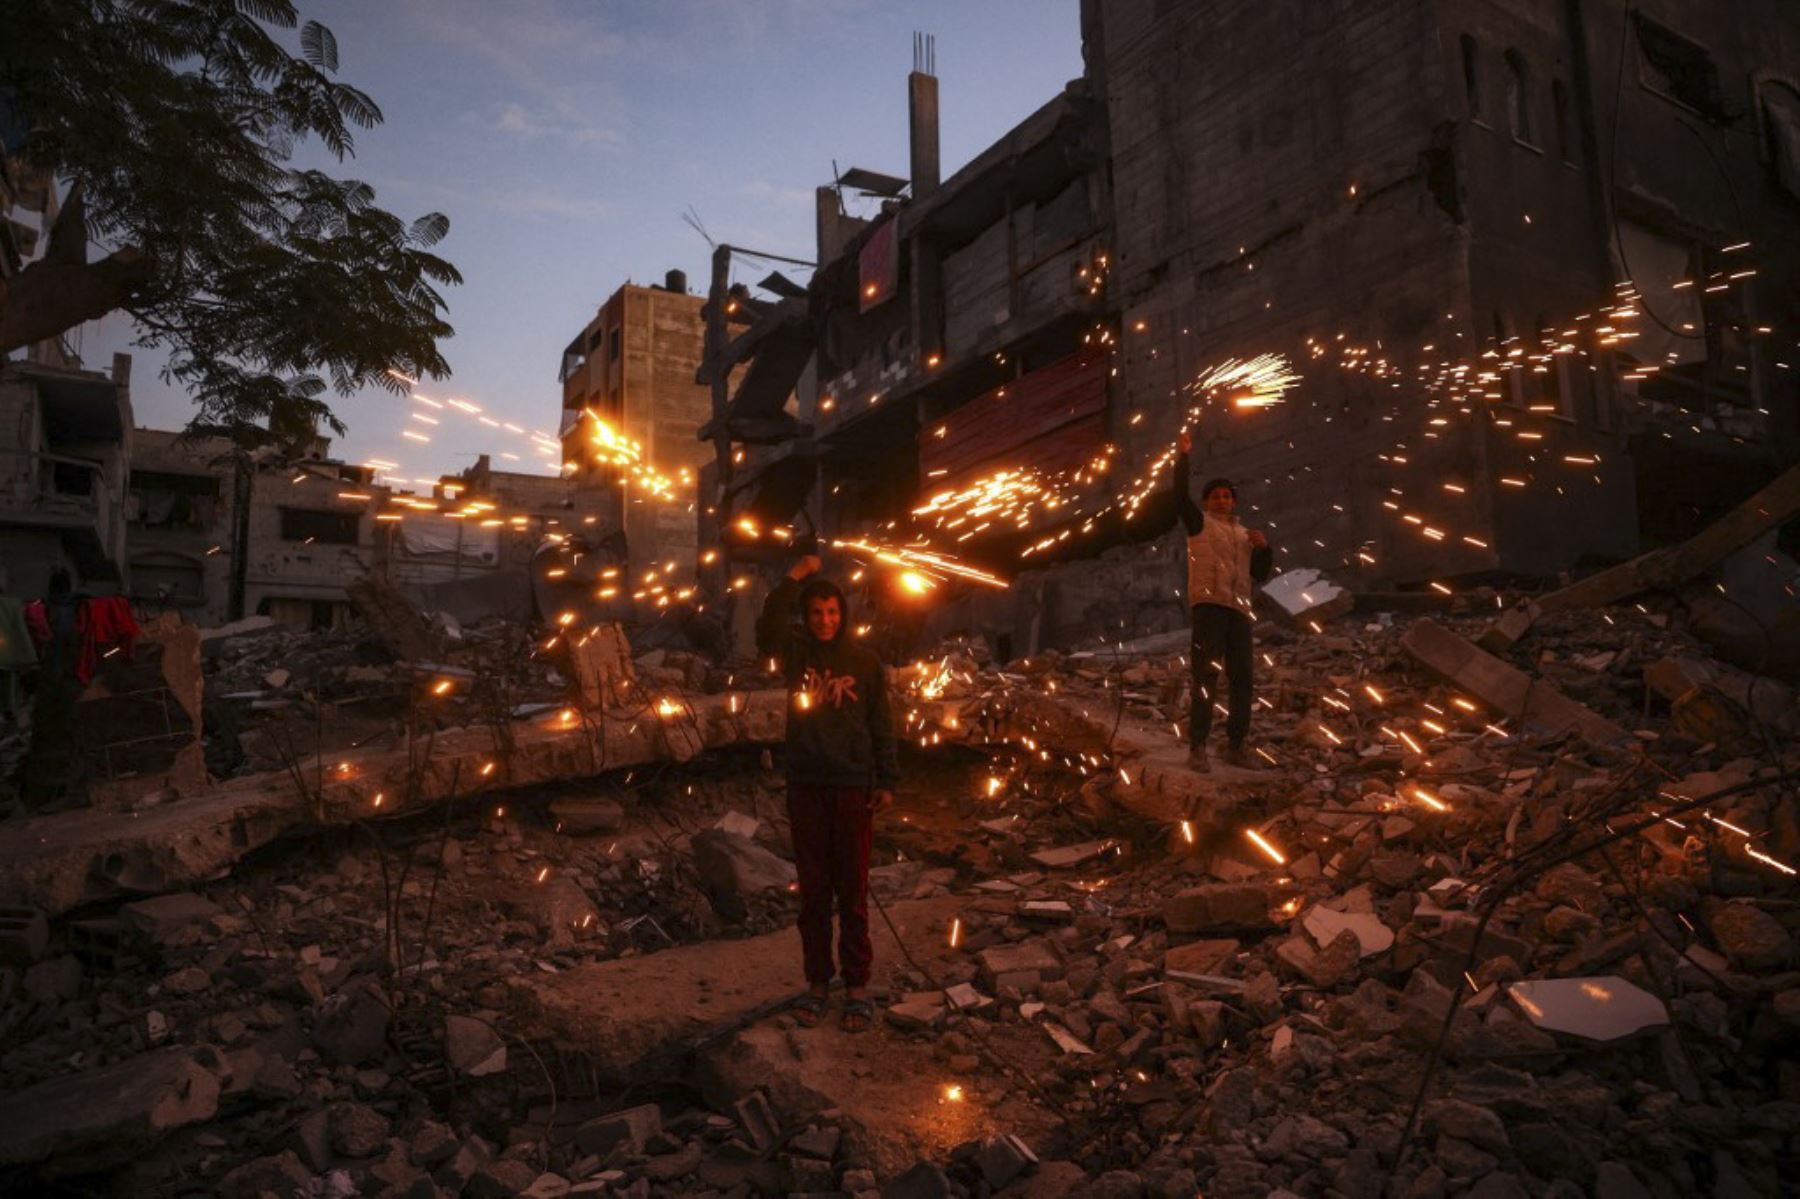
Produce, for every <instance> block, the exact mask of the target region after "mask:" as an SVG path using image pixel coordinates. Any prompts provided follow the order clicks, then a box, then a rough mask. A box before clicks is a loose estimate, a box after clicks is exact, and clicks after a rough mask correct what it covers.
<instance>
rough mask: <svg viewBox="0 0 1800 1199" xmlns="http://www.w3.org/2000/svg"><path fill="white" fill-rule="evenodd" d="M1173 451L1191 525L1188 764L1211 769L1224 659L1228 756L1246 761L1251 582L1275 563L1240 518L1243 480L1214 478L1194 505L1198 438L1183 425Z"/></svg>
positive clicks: (1185, 521) (1264, 542)
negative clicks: (1192, 470) (1192, 462)
mask: <svg viewBox="0 0 1800 1199" xmlns="http://www.w3.org/2000/svg"><path fill="white" fill-rule="evenodd" d="M1180 447H1181V453H1180V455H1179V456H1178V457H1177V458H1176V459H1175V502H1176V505H1177V507H1178V508H1179V510H1180V512H1181V523H1182V527H1183V528H1185V529H1186V530H1187V539H1188V544H1187V551H1188V552H1187V564H1188V603H1189V604H1190V605H1191V606H1192V607H1193V619H1194V639H1193V645H1192V646H1191V647H1190V649H1191V653H1192V657H1193V663H1192V665H1193V691H1192V694H1191V696H1190V698H1189V702H1188V764H1189V765H1190V766H1192V767H1194V768H1195V769H1196V770H1206V769H1208V762H1207V757H1206V737H1207V734H1208V733H1210V732H1211V731H1212V719H1213V695H1214V691H1215V689H1216V688H1217V686H1218V682H1219V665H1220V663H1221V662H1222V663H1224V666H1225V675H1226V678H1227V680H1228V681H1229V684H1230V688H1229V698H1228V700H1227V715H1226V718H1225V737H1226V740H1227V742H1228V744H1229V748H1228V749H1227V750H1226V754H1225V760H1226V761H1227V762H1229V763H1231V764H1232V765H1233V766H1247V765H1249V761H1248V758H1247V756H1246V755H1245V753H1244V738H1245V736H1246V735H1248V734H1249V732H1250V704H1251V691H1250V681H1251V662H1252V646H1251V643H1250V629H1251V625H1252V623H1253V621H1252V617H1251V614H1250V592H1251V587H1252V586H1253V585H1254V584H1256V583H1261V582H1263V581H1264V580H1266V579H1267V578H1268V577H1269V571H1270V569H1271V568H1272V567H1273V566H1274V564H1275V554H1274V551H1273V550H1271V549H1270V548H1269V540H1268V538H1266V537H1264V536H1263V535H1262V533H1261V532H1259V531H1258V530H1255V529H1246V528H1245V527H1244V526H1243V525H1242V524H1240V523H1238V518H1237V488H1236V487H1235V486H1233V485H1232V482H1231V480H1229V479H1211V480H1209V481H1208V482H1207V484H1206V486H1205V487H1203V488H1201V489H1200V505H1199V506H1198V507H1196V506H1195V505H1194V498H1193V495H1192V493H1191V492H1190V490H1189V488H1190V483H1189V480H1188V456H1189V454H1190V453H1191V452H1192V451H1193V448H1194V439H1193V438H1192V437H1191V436H1189V435H1188V432H1187V430H1185V429H1184V430H1182V433H1181V438H1180Z"/></svg>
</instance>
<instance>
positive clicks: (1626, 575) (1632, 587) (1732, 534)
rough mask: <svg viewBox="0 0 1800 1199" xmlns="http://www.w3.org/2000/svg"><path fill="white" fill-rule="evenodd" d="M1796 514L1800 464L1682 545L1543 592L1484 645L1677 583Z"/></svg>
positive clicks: (1501, 645)
mask: <svg viewBox="0 0 1800 1199" xmlns="http://www.w3.org/2000/svg"><path fill="white" fill-rule="evenodd" d="M1795 513H1800V466H1790V467H1788V469H1787V470H1785V471H1783V472H1782V473H1781V474H1779V475H1777V476H1776V477H1775V479H1774V481H1773V482H1771V483H1769V484H1768V486H1766V487H1764V488H1763V489H1762V490H1761V491H1758V492H1757V493H1756V494H1754V495H1752V496H1750V497H1749V498H1748V499H1746V500H1744V501H1743V502H1742V503H1741V504H1739V505H1738V506H1737V507H1735V508H1733V509H1732V510H1731V511H1730V512H1727V513H1726V514H1725V515H1724V516H1722V517H1720V518H1719V519H1718V520H1716V521H1714V522H1713V523H1712V524H1710V525H1708V526H1707V527H1706V528H1704V529H1702V530H1701V531H1700V532H1698V533H1696V534H1694V535H1693V536H1692V537H1690V538H1688V539H1687V540H1686V541H1684V542H1682V543H1681V544H1680V545H1675V546H1669V547H1666V548H1663V549H1655V550H1651V551H1650V552H1649V553H1647V554H1640V555H1639V556H1638V557H1636V558H1633V559H1632V560H1631V561H1629V562H1622V563H1620V564H1619V565H1618V566H1614V567H1610V568H1608V569H1606V570H1603V571H1600V572H1599V573H1598V574H1594V575H1590V576H1588V577H1587V578H1585V579H1582V580H1580V581H1579V582H1576V583H1571V584H1570V585H1569V586H1567V587H1564V588H1561V589H1560V590H1557V591H1552V592H1551V593H1550V594H1549V595H1545V596H1541V597H1540V598H1539V599H1538V601H1537V603H1536V604H1535V609H1536V610H1535V611H1534V612H1531V613H1529V614H1528V617H1527V618H1526V619H1524V620H1522V621H1521V620H1518V619H1515V620H1513V621H1511V622H1510V623H1508V624H1507V625H1506V627H1505V628H1504V629H1502V628H1500V627H1498V626H1496V627H1492V628H1490V629H1489V630H1488V631H1487V632H1486V633H1484V634H1483V636H1482V644H1483V645H1484V646H1486V647H1487V648H1489V649H1494V650H1506V649H1510V648H1511V647H1512V646H1513V645H1514V644H1515V643H1516V642H1517V641H1518V640H1519V638H1520V637H1523V636H1524V635H1525V633H1526V632H1528V631H1529V630H1530V628H1531V625H1532V622H1533V621H1534V620H1535V619H1536V617H1537V616H1538V615H1540V614H1542V613H1545V612H1566V611H1569V610H1571V609H1574V608H1597V607H1601V606H1602V605H1605V604H1611V603H1615V602H1617V601H1619V600H1622V599H1626V598H1628V597H1630V596H1632V595H1635V594H1637V593H1638V592H1640V591H1648V590H1650V589H1652V588H1658V587H1662V588H1670V587H1674V586H1675V585H1676V584H1678V583H1683V582H1685V581H1687V580H1688V579H1691V578H1693V577H1694V576H1695V575H1697V574H1699V573H1700V572H1701V571H1704V570H1706V569H1707V568H1708V567H1710V566H1712V565H1713V564H1714V563H1716V562H1718V561H1720V560H1721V559H1723V558H1725V557H1726V556H1727V555H1729V554H1731V553H1732V552H1734V551H1736V550H1738V549H1741V548H1742V547H1743V546H1745V545H1748V544H1749V543H1750V542H1752V541H1754V540H1756V539H1757V538H1758V537H1761V536H1762V535H1763V534H1764V533H1767V532H1768V531H1769V530H1770V529H1773V528H1776V527H1778V526H1780V525H1782V524H1785V523H1786V522H1787V521H1788V519H1789V518H1791V517H1792V516H1794V515H1795ZM1502 620H1503V621H1504V620H1505V618H1504V617H1503V618H1502Z"/></svg>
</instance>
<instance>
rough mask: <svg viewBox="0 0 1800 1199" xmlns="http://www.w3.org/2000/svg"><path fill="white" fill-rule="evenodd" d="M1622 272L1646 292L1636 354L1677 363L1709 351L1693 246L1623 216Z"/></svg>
mask: <svg viewBox="0 0 1800 1199" xmlns="http://www.w3.org/2000/svg"><path fill="white" fill-rule="evenodd" d="M1616 252H1617V253H1618V256H1619V267H1620V273H1621V274H1622V275H1623V276H1624V277H1625V278H1627V279H1629V280H1631V283H1632V285H1633V286H1634V287H1636V288H1637V291H1638V295H1639V296H1640V297H1641V298H1642V303H1643V306H1644V315H1645V316H1646V317H1647V318H1648V319H1646V320H1644V321H1641V322H1639V323H1638V326H1637V331H1638V336H1637V344H1636V345H1635V346H1633V347H1632V355H1633V357H1635V358H1637V360H1638V361H1640V362H1646V363H1658V364H1661V365H1663V366H1673V365H1676V364H1679V363H1683V362H1698V361H1699V360H1700V359H1702V358H1704V357H1705V356H1706V339H1705V333H1704V331H1703V329H1702V325H1703V323H1704V318H1703V317H1702V315H1701V312H1700V295H1699V291H1698V289H1696V288H1695V287H1694V286H1693V280H1694V269H1695V267H1694V247H1693V244H1692V243H1691V242H1689V241H1687V240H1686V239H1684V238H1678V237H1670V236H1668V235H1666V234H1663V233H1659V232H1657V231H1656V230H1654V229H1650V228H1648V227H1646V226H1644V225H1640V224H1638V223H1636V222H1635V221H1623V220H1622V221H1620V222H1619V242H1618V245H1617V247H1616Z"/></svg>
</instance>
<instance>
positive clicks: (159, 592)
mask: <svg viewBox="0 0 1800 1199" xmlns="http://www.w3.org/2000/svg"><path fill="white" fill-rule="evenodd" d="M131 595H132V597H133V598H136V599H145V600H155V601H158V602H161V603H200V602H201V601H203V600H204V599H205V598H206V572H205V568H204V566H203V565H202V564H201V562H200V560H199V559H198V558H190V557H187V556H185V555H181V554H145V555H141V556H139V557H135V558H133V559H132V560H131Z"/></svg>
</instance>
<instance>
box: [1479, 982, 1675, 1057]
mask: <svg viewBox="0 0 1800 1199" xmlns="http://www.w3.org/2000/svg"><path fill="white" fill-rule="evenodd" d="M1506 993H1507V996H1508V997H1509V998H1510V999H1511V1000H1512V1001H1513V1003H1514V1004H1516V1005H1517V1006H1518V1008H1519V1010H1520V1011H1521V1012H1522V1013H1524V1015H1525V1018H1526V1019H1527V1020H1529V1021H1531V1023H1532V1024H1534V1025H1536V1026H1537V1027H1539V1028H1541V1029H1544V1030H1545V1031H1546V1032H1560V1033H1568V1034H1569V1035H1571V1036H1577V1037H1583V1038H1585V1039H1587V1040H1590V1041H1616V1040H1618V1039H1620V1038H1621V1037H1629V1036H1631V1035H1632V1034H1634V1033H1638V1032H1642V1031H1643V1030H1644V1029H1646V1028H1661V1027H1663V1026H1664V1025H1666V1024H1668V1022H1669V1010H1668V1008H1666V1007H1664V1006H1663V1002H1662V1000H1660V999H1658V998H1657V997H1656V996H1654V995H1652V994H1650V993H1649V992H1648V991H1645V990H1644V989H1643V988H1641V987H1638V986H1636V985H1635V984H1633V983H1630V982H1627V981H1626V980H1624V979H1622V978H1620V977H1618V976H1617V975H1613V974H1605V975H1601V976H1599V977H1596V978H1546V979H1533V980H1527V981H1524V982H1515V983H1508V984H1507V986H1506Z"/></svg>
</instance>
